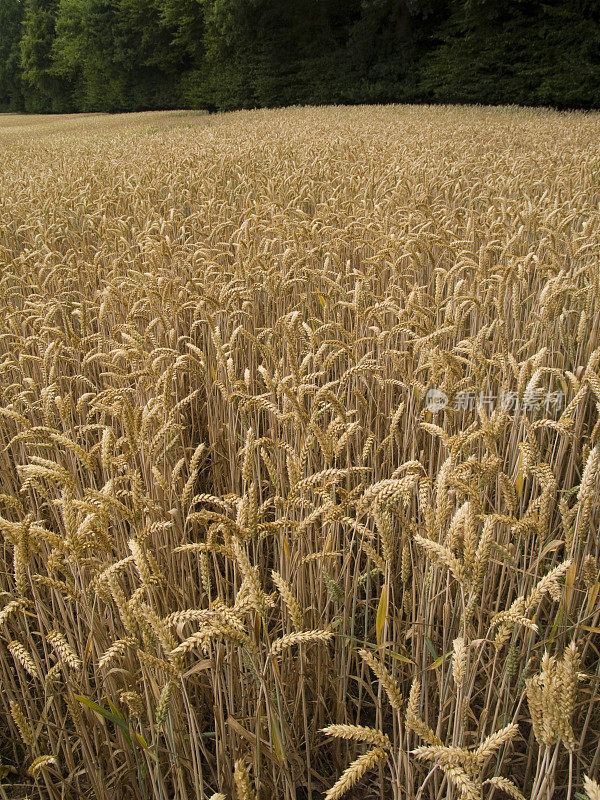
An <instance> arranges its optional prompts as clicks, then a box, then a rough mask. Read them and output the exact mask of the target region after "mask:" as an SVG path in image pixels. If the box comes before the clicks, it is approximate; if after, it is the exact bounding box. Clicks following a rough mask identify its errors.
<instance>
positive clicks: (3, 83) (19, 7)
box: [0, 0, 25, 111]
mask: <svg viewBox="0 0 600 800" xmlns="http://www.w3.org/2000/svg"><path fill="white" fill-rule="evenodd" d="M24 11H25V6H24V4H23V2H21V0H4V2H3V3H1V4H0V109H2V110H3V111H19V110H21V109H22V108H23V89H22V85H21V64H20V61H21V51H20V47H19V41H20V38H21V24H22V22H23V14H24Z"/></svg>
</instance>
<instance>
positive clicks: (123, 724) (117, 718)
mask: <svg viewBox="0 0 600 800" xmlns="http://www.w3.org/2000/svg"><path fill="white" fill-rule="evenodd" d="M73 697H74V698H75V700H78V701H79V702H80V703H83V705H84V706H87V707H88V708H90V709H91V710H92V711H95V712H96V714H100V716H101V717H104V719H107V720H108V721H109V722H112V723H113V725H116V726H117V728H119V729H120V730H121V732H122V733H123V736H124V738H125V740H126V742H127V744H128V745H129V747H130V748H131V749H132V750H133V749H134V748H133V741H132V739H131V734H130V733H129V725H128V723H127V721H126V720H125V718H124V717H123V716H121V714H119V712H118V711H117V709H116V708H115V706H114V705H113V704H112V703H111V702H110V700H109V701H108V702H109V704H110V705H111V706H112V707H113V708H115V711H116V713H115V711H109V710H108V709H106V708H103V707H102V706H100V705H98V703H95V702H94V701H93V700H90V699H89V698H88V697H82V696H81V695H80V694H74V695H73Z"/></svg>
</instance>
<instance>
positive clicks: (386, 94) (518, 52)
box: [0, 0, 600, 112]
mask: <svg viewBox="0 0 600 800" xmlns="http://www.w3.org/2000/svg"><path fill="white" fill-rule="evenodd" d="M388 102H395V103H407V102H408V103H410V102H433V103H438V102H442V103H486V104H524V105H548V106H555V107H559V108H572V107H581V108H599V107H600V2H598V0H544V2H540V1H539V0H0V110H4V111H28V112H72V111H113V112H114V111H134V110H141V109H168V108H184V107H186V108H205V109H211V110H229V109H235V108H253V107H259V106H281V105H294V104H302V105H304V104H323V103H388Z"/></svg>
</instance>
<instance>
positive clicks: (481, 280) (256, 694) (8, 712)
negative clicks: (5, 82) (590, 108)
mask: <svg viewBox="0 0 600 800" xmlns="http://www.w3.org/2000/svg"><path fill="white" fill-rule="evenodd" d="M0 265H1V270H0V374H1V380H0V542H1V546H0V690H1V691H0V798H2V799H3V800H6V798H11V800H13V799H15V800H16V798H26V797H27V798H44V800H46V798H47V799H48V800H80V799H81V800H82V799H83V798H93V799H94V800H148V799H150V800H209V798H212V800H224V799H226V800H322V799H323V798H326V800H337V798H341V797H345V798H348V800H353V799H354V798H363V799H365V800H444V799H445V800H504V799H505V798H513V800H523V798H526V799H527V800H551V799H552V798H561V800H563V799H564V800H571V799H572V800H577V799H578V798H579V800H583V798H586V797H587V798H589V800H598V799H599V798H600V785H599V783H598V782H600V692H599V681H600V651H599V648H600V592H599V590H600V582H599V564H598V557H599V555H600V552H599V551H600V536H599V532H598V527H599V523H600V508H599V506H600V502H599V498H600V493H599V486H598V473H599V457H600V331H599V324H600V310H599V305H598V300H599V298H600V116H599V115H597V114H585V113H557V112H553V111H549V110H537V111H534V110H524V109H519V108H512V107H507V108H485V107H480V108H475V107H471V108H469V107H464V108H463V107H443V106H440V107H409V106H406V107H403V106H387V107H383V106H382V107H360V108H359V107H357V108H352V107H339V108H338V107H326V108H300V107H298V108H290V109H284V110H279V111H274V110H263V111H241V112H234V113H231V114H223V115H207V114H198V113H196V114H194V113H185V112H161V113H144V114H139V115H118V116H100V115H98V116H91V115H88V116H79V117H78V116H70V117H56V116H55V117H52V116H46V117H18V116H0Z"/></svg>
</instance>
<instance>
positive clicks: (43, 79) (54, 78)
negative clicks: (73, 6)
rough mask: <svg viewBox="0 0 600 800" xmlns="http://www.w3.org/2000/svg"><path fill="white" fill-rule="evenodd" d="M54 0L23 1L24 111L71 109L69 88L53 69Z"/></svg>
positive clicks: (56, 4)
mask: <svg viewBox="0 0 600 800" xmlns="http://www.w3.org/2000/svg"><path fill="white" fill-rule="evenodd" d="M58 5H59V2H58V0H26V3H25V13H24V19H23V28H22V36H21V41H20V51H21V78H22V83H23V92H24V106H25V109H26V110H27V111H36V112H42V111H55V112H61V111H62V112H64V111H71V110H74V105H73V98H72V93H71V85H70V82H69V81H68V80H65V79H64V78H63V77H62V76H58V75H57V74H56V72H55V70H54V59H53V47H54V41H55V37H56V17H57V13H58Z"/></svg>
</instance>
